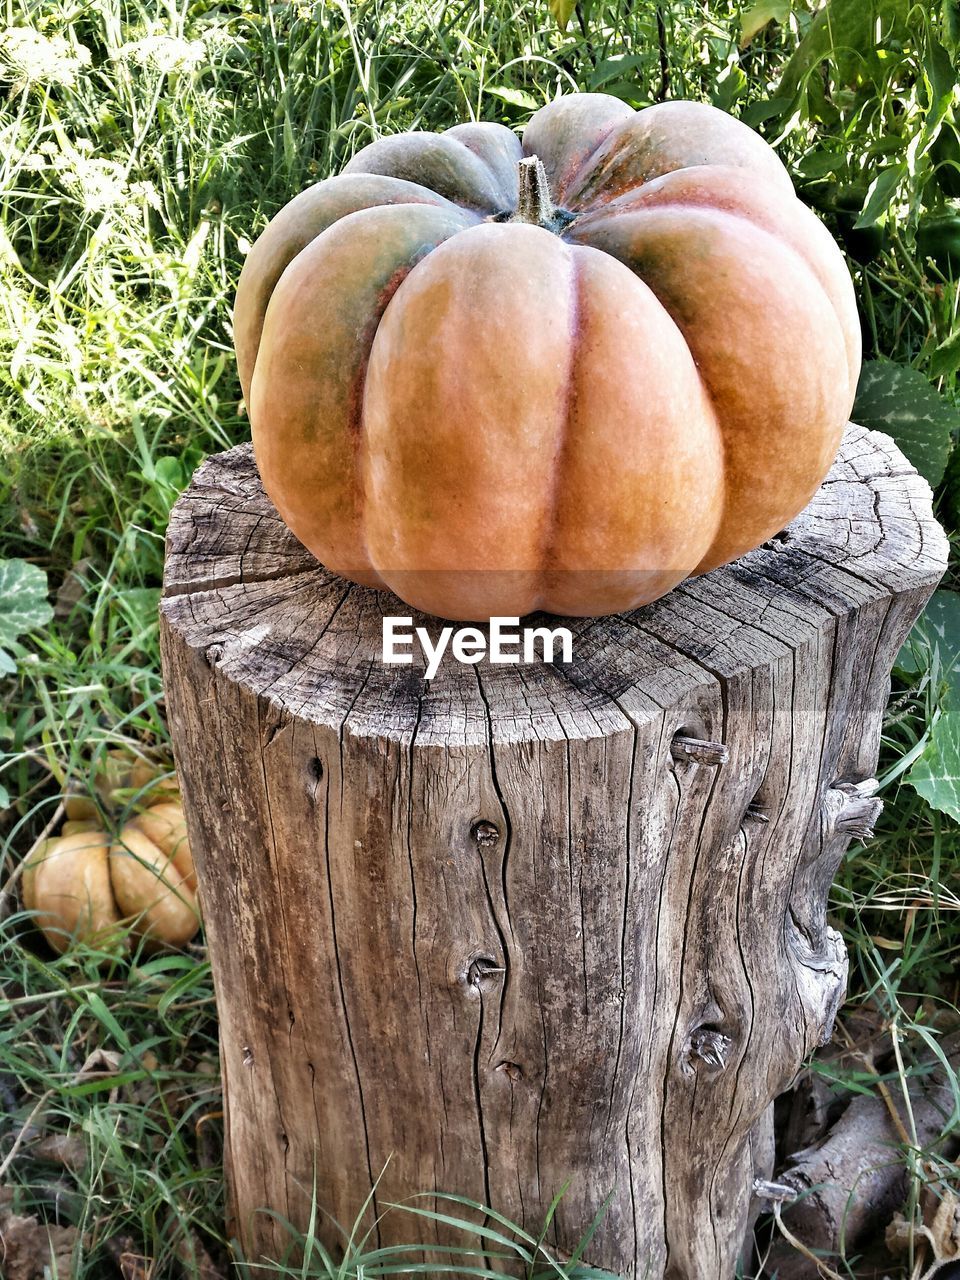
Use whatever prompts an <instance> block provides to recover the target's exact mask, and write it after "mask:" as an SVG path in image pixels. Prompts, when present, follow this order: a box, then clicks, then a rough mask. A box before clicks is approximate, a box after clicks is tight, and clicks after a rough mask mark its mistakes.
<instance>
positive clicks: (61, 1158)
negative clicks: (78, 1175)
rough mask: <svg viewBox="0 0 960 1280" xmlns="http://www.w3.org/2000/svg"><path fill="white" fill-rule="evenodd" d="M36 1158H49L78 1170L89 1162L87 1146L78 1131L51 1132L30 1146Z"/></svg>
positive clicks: (32, 1154) (75, 1170) (31, 1152)
mask: <svg viewBox="0 0 960 1280" xmlns="http://www.w3.org/2000/svg"><path fill="white" fill-rule="evenodd" d="M30 1154H31V1156H33V1158H34V1159H35V1160H49V1161H50V1162H51V1164H62V1165H63V1167H64V1168H65V1169H70V1170H71V1171H72V1172H78V1171H79V1170H81V1169H82V1168H83V1167H84V1166H85V1165H86V1163H87V1146H86V1143H85V1142H84V1140H83V1138H81V1137H80V1135H79V1134H76V1133H51V1134H48V1135H47V1137H45V1138H41V1139H40V1141H39V1142H35V1143H34V1144H33V1146H32V1147H31V1148H30Z"/></svg>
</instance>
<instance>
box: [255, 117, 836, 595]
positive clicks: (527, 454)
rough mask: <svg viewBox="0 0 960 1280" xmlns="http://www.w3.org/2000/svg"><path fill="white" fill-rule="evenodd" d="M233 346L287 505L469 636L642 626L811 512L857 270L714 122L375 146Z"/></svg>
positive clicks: (269, 248)
mask: <svg viewBox="0 0 960 1280" xmlns="http://www.w3.org/2000/svg"><path fill="white" fill-rule="evenodd" d="M234 332H235V344H236V351H237V359H238V366H239V373H240V379H241V383H242V387H243V394H244V397H245V401H246V404H247V407H248V411H249V415H250V422H251V430H252V438H253V446H254V452H255V456H256V460H257V464H258V467H259V470H260V475H261V478H262V480H263V484H264V487H265V489H266V492H267V494H268V495H269V497H270V498H271V500H272V501H273V503H274V505H275V506H276V508H277V511H278V512H279V514H280V516H281V517H282V518H283V520H284V521H285V522H286V523H287V525H288V526H289V527H290V529H291V530H292V532H293V533H294V534H295V535H296V536H297V537H298V538H299V539H300V540H301V542H303V543H304V544H305V545H306V547H307V548H308V549H309V550H310V551H311V552H312V553H313V554H314V555H315V556H316V557H317V558H318V559H320V560H321V561H323V563H324V564H325V565H326V566H327V567H328V568H330V569H332V570H334V571H336V572H337V573H339V574H342V575H343V576H345V577H347V578H349V579H352V580H353V581H355V582H358V583H362V584H364V585H368V586H374V587H388V588H390V589H391V590H393V591H394V592H395V593H396V594H397V595H399V596H400V597H401V598H402V599H403V600H404V601H406V602H407V603H408V604H410V605H413V606H414V607H416V608H419V609H422V610H423V611H425V612H427V613H434V614H439V615H441V616H444V617H448V618H458V619H460V618H463V619H467V618H474V619H481V618H487V617H490V616H493V615H495V614H496V615H507V616H517V615H523V614H526V613H529V612H530V611H532V610H535V609H544V610H547V611H549V612H554V613H562V614H571V615H585V616H589V615H595V614H603V613H612V612H619V611H622V610H626V609H629V608H634V607H636V606H638V605H642V604H645V603H647V602H649V601H651V600H653V599H655V598H657V597H658V596H660V595H662V594H664V593H665V592H666V591H668V590H670V588H671V587H673V586H674V585H676V584H677V583H678V582H680V581H681V580H682V579H684V578H686V577H687V576H688V575H690V574H695V573H703V572H705V571H707V570H709V569H711V568H713V567H714V566H716V565H719V564H723V563H725V562H727V561H730V560H732V559H734V558H735V557H737V556H739V555H741V554H742V553H744V552H746V551H748V550H750V549H752V548H754V547H756V546H758V545H759V544H760V543H762V542H764V541H765V540H766V539H768V538H769V537H771V536H772V535H773V534H775V533H777V532H778V531H779V530H780V529H782V528H783V526H784V525H785V524H787V523H788V522H789V521H790V520H791V519H792V518H793V517H794V516H795V515H796V514H797V513H798V512H799V511H800V510H801V509H802V508H803V507H804V506H805V505H806V503H807V502H808V501H809V499H810V498H811V497H812V495H813V494H814V492H815V491H816V489H817V487H818V486H819V484H820V483H821V481H822V480H823V478H824V476H825V475H826V473H827V471H828V469H829V467H830V464H831V463H832V461H833V459H834V457H835V455H836V452H837V449H838V447H839V443H840V438H841V434H842V431H843V428H844V425H845V423H846V420H847V417H848V414H849V412H850V408H851V406H852V403H853V395H854V390H855V388H856V383H857V377H858V373H859V366H860V333H859V325H858V320H857V312H856V306H855V302H854V295H853V288H852V285H851V281H850V277H849V274H848V272H847V270H846V267H845V264H844V261H843V257H842V254H841V253H840V251H839V249H838V248H837V246H836V244H835V243H834V241H833V239H832V238H831V236H830V234H829V233H828V232H827V230H826V229H825V228H824V226H823V225H822V224H821V223H820V222H819V221H818V219H817V218H816V216H815V215H814V214H813V213H811V212H810V211H809V210H808V209H807V208H806V207H805V206H803V205H802V204H801V203H800V202H799V200H798V199H797V198H796V196H795V194H794V191H793V187H792V184H791V181H790V178H789V176H788V174H787V172H786V170H785V169H784V167H783V165H782V164H781V162H780V160H779V159H778V158H777V156H776V155H775V154H774V152H773V151H772V150H771V149H770V148H769V147H768V146H767V144H766V143H765V142H763V140H762V139H761V138H760V137H759V136H758V135H757V134H755V133H754V132H753V131H752V130H750V129H749V128H748V127H747V126H746V125H744V124H742V123H740V122H738V121H736V120H734V119H733V118H731V117H730V116H727V115H726V114H724V113H723V112H721V111H719V110H717V109H715V108H713V107H711V106H707V105H705V104H703V103H697V102H685V101H677V102H665V103H659V104H657V105H655V106H651V107H647V108H645V109H644V110H642V111H633V110H632V109H630V108H629V107H627V106H626V105H625V104H624V103H623V102H621V101H620V100H619V99H617V98H613V97H609V96H607V95H605V94H579V95H571V96H568V97H561V98H558V99H557V100H555V101H554V102H551V103H550V104H548V105H547V106H545V107H543V108H542V109H541V110H540V111H538V112H537V113H536V114H535V115H534V116H533V117H532V119H531V120H530V122H529V124H528V125H527V126H526V128H525V130H524V131H523V137H522V141H521V140H520V139H518V138H517V137H516V136H515V134H514V133H512V132H511V131H510V130H509V129H507V128H505V127H504V126H502V125H498V124H489V123H488V124H463V125H457V126H456V127H455V128H452V129H449V130H447V132H446V133H442V134H436V133H412V134H408V135H401V136H395V137H385V138H381V139H379V140H378V141H376V142H373V143H371V144H370V145H369V146H367V147H365V148H363V149H362V150H361V151H359V152H358V153H357V154H356V155H355V156H354V157H353V159H352V160H351V161H350V162H349V163H348V164H347V166H346V168H345V169H344V171H343V173H342V174H340V175H339V176H337V177H332V178H329V179H326V180H325V181H323V182H320V183H318V184H317V185H315V186H313V187H311V188H309V189H308V190H306V191H304V192H303V193H301V194H300V195H298V196H297V197H296V198H295V199H294V200H292V201H291V202H290V203H289V204H288V205H287V206H286V207H285V208H284V209H282V210H281V211H280V212H279V213H278V214H277V216H276V217H275V218H274V219H273V221H272V222H271V223H270V224H269V225H268V226H267V228H266V229H265V231H264V232H263V234H262V235H261V236H260V238H259V239H258V240H257V242H256V244H255V245H254V246H253V248H252V250H251V252H250V253H249V255H248V257H247V260H246V262H245V264H244V269H243V272H242V275H241V278H240V281H239V285H238V288H237V295H236V306H235V314H234Z"/></svg>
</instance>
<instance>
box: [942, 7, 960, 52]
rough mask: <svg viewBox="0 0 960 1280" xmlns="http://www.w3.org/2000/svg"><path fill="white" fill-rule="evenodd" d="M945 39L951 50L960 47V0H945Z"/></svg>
mask: <svg viewBox="0 0 960 1280" xmlns="http://www.w3.org/2000/svg"><path fill="white" fill-rule="evenodd" d="M943 37H944V39H945V40H946V42H947V44H948V45H949V46H950V48H951V49H956V48H957V47H958V46H960V0H943Z"/></svg>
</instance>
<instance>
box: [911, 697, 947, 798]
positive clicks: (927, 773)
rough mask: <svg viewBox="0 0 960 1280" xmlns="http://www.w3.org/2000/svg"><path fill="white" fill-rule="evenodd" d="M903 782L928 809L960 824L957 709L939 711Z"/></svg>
mask: <svg viewBox="0 0 960 1280" xmlns="http://www.w3.org/2000/svg"><path fill="white" fill-rule="evenodd" d="M907 781H908V782H909V783H910V785H911V787H913V789H914V791H916V792H917V794H918V795H920V796H922V797H923V798H924V800H926V802H927V804H929V805H930V806H931V808H933V809H939V810H940V812H941V813H946V814H949V816H950V817H951V818H953V819H954V821H955V822H960V708H958V707H955V706H954V707H948V708H947V709H945V710H944V711H943V713H942V714H941V716H940V718H939V720H937V722H936V724H934V726H933V729H932V730H931V731H930V741H929V742H928V743H927V745H926V747H925V749H924V752H923V755H922V756H921V757H920V759H919V760H918V761H917V762H916V764H915V765H914V766H913V768H912V769H911V770H910V772H909V773H908V774H907Z"/></svg>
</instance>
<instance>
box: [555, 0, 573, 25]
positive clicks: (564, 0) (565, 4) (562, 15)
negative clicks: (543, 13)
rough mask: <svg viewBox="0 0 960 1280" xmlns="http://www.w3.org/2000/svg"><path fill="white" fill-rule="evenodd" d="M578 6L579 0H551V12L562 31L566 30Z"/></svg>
mask: <svg viewBox="0 0 960 1280" xmlns="http://www.w3.org/2000/svg"><path fill="white" fill-rule="evenodd" d="M576 7H577V0H550V12H551V14H553V19H554V21H555V22H556V24H557V26H558V27H559V28H560V30H561V31H566V29H567V27H568V25H569V23H570V19H571V18H572V17H573V11H574V9H576Z"/></svg>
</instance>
